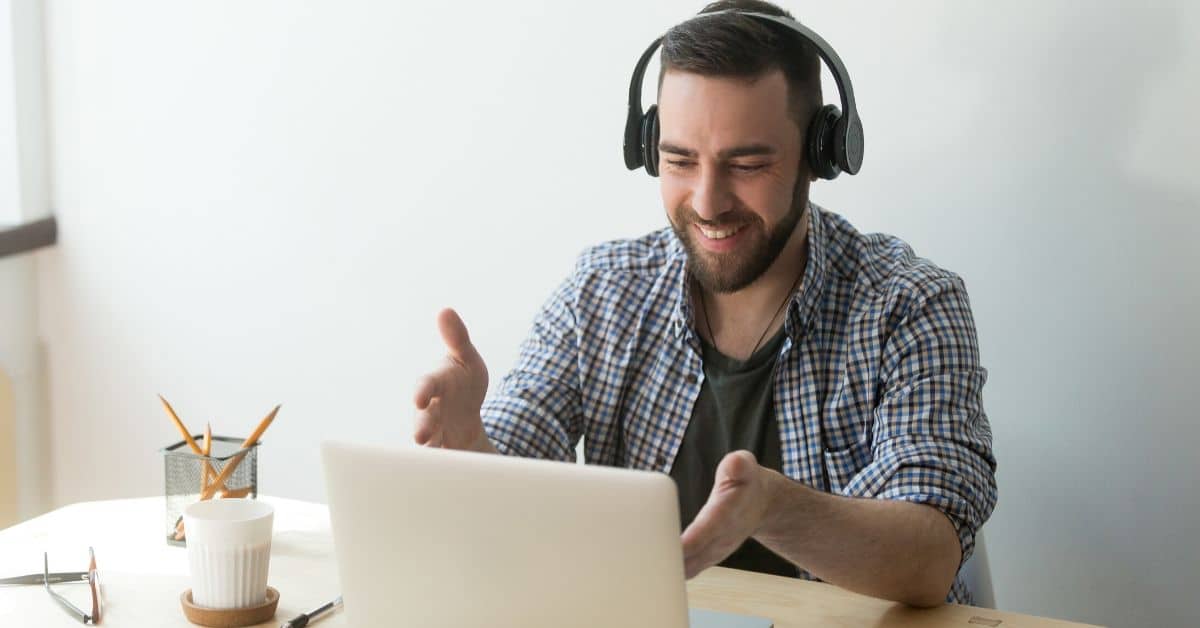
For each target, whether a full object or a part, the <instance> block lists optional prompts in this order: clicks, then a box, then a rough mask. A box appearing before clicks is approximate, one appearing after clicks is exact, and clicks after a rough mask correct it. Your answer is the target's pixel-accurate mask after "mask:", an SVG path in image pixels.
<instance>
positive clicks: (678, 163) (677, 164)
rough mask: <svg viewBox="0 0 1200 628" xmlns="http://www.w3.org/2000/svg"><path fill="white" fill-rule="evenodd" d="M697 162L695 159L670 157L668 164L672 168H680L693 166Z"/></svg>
mask: <svg viewBox="0 0 1200 628" xmlns="http://www.w3.org/2000/svg"><path fill="white" fill-rule="evenodd" d="M695 163H696V162H694V161H687V160H685V159H668V160H667V164H669V165H670V166H671V167H672V168H679V169H683V168H691V167H692V166H693V165H695Z"/></svg>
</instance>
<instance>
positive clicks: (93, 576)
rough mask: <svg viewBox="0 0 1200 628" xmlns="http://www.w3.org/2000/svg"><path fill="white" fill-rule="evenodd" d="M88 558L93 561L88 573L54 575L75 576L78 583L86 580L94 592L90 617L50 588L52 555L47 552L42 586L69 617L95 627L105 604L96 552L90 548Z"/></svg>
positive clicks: (43, 558)
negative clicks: (101, 594)
mask: <svg viewBox="0 0 1200 628" xmlns="http://www.w3.org/2000/svg"><path fill="white" fill-rule="evenodd" d="M88 556H89V557H90V559H91V560H90V562H89V563H88V570H87V571H86V572H83V573H77V574H69V573H68V574H54V575H55V576H58V577H60V578H61V577H62V576H67V577H68V578H69V577H70V576H72V575H75V576H76V578H77V579H76V580H75V581H76V582H80V581H85V580H84V579H85V578H86V582H87V583H88V589H90V590H91V592H92V613H91V614H90V615H89V614H87V613H85V612H83V611H81V610H79V607H77V606H75V605H74V604H72V603H71V601H70V600H68V599H67V598H65V597H63V596H61V595H59V594H58V593H55V591H54V589H51V588H50V582H51V578H50V576H51V574H50V555H49V554H48V553H46V552H43V553H42V584H43V585H44V586H45V587H46V593H49V594H50V597H51V598H53V599H54V601H55V602H57V603H58V605H59V606H60V607H62V609H63V610H64V611H66V612H67V614H68V615H71V616H72V617H74V618H76V619H78V620H79V621H80V622H81V623H84V624H92V625H95V624H99V623H100V611H101V608H102V607H103V604H101V602H100V574H99V573H98V572H97V571H96V552H95V550H93V549H92V548H90V547H89V548H88ZM55 581H56V582H62V581H63V580H61V579H57V578H56V580H55Z"/></svg>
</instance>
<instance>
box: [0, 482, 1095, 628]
mask: <svg viewBox="0 0 1200 628" xmlns="http://www.w3.org/2000/svg"><path fill="white" fill-rule="evenodd" d="M262 499H263V501H267V502H270V503H271V504H273V505H274V506H275V509H276V512H275V533H274V539H273V541H272V546H271V576H270V583H271V585H272V586H274V587H275V588H276V589H279V592H280V599H279V610H278V612H277V613H276V615H275V619H274V620H272V621H271V622H267V623H264V624H261V626H271V627H274V626H278V625H279V624H280V623H281V622H283V621H284V620H286V619H290V618H291V617H294V616H295V615H297V614H299V613H301V612H304V611H308V610H311V609H312V608H314V607H316V606H319V605H320V604H323V603H325V602H327V601H329V600H330V599H333V597H334V596H335V595H337V593H338V583H337V569H336V567H335V564H334V558H333V540H332V538H331V537H330V533H329V512H328V510H327V509H326V507H325V506H324V505H323V504H313V503H308V502H301V501H295V500H290V499H279V498H269V497H264V498H262ZM163 510H164V508H163V499H162V498H161V497H148V498H142V499H125V500H113V501H104V502H87V503H81V504H74V505H71V506H66V507H64V508H60V509H58V510H55V511H54V512H50V513H47V514H45V515H42V516H41V517H37V518H35V519H30V520H29V521H26V522H24V523H21V524H18V525H15V526H13V527H11V528H8V529H6V530H3V531H0V576H15V575H21V574H25V573H31V572H37V571H39V570H40V569H41V566H42V551H43V550H45V551H48V552H49V553H50V570H51V571H77V570H81V569H84V568H86V566H87V548H88V545H92V546H94V547H95V548H96V562H97V564H98V566H99V568H100V574H101V583H102V586H103V591H104V603H105V606H104V617H103V622H102V625H107V626H119V627H124V626H155V627H169V626H190V625H191V624H189V623H188V622H187V620H186V619H185V618H184V617H183V612H182V611H181V610H180V608H179V594H180V593H181V592H182V591H184V590H185V589H187V588H188V587H189V584H188V566H187V552H186V550H184V549H183V548H180V547H172V546H168V545H167V544H166V543H165V541H164V536H165V523H164V519H163V518H164V514H163ZM56 590H57V591H60V592H63V593H64V594H65V595H67V596H68V597H69V598H70V599H71V600H72V601H74V602H76V605H78V606H80V607H83V606H84V604H85V600H88V599H89V598H88V594H87V591H86V590H85V589H84V588H83V587H81V586H79V585H60V586H58V587H57V588H56ZM688 598H689V601H690V603H691V604H692V605H693V606H696V607H700V608H709V609H714V610H722V611H730V612H737V613H746V614H752V615H759V616H764V617H770V618H771V619H772V620H774V621H775V625H776V626H777V628H800V627H807V626H813V627H816V626H820V627H822V628H828V627H835V628H842V627H846V628H849V627H854V628H861V627H868V626H870V627H876V626H880V627H881V626H901V627H903V626H914V627H916V626H921V627H926V626H928V627H946V628H951V627H955V628H979V627H981V626H982V627H985V628H986V627H988V626H996V627H998V628H1067V627H1070V626H1081V625H1082V624H1073V623H1069V622H1062V621H1056V620H1049V619H1039V618H1036V617H1030V616H1027V615H1018V614H1015V613H1002V612H997V611H990V610H984V609H976V608H971V607H967V606H956V605H949V606H943V607H941V608H936V609H932V610H914V609H911V608H907V607H905V606H903V605H900V604H893V603H890V602H884V601H881V600H876V599H873V598H869V597H864V596H861V595H856V594H854V593H850V592H847V591H843V590H842V589H839V588H837V587H834V586H830V585H827V584H820V583H815V582H805V581H798V580H793V579H790V578H780V577H777V576H767V575H762V574H756V573H748V572H742V571H735V570H731V569H722V568H712V569H709V570H707V571H705V572H704V573H703V574H701V575H700V576H699V577H697V578H695V579H693V580H692V581H690V582H689V583H688ZM87 603H90V601H88V602H87ZM995 622H999V623H995ZM79 625H81V624H79V623H78V622H76V621H75V620H73V619H71V618H70V617H69V616H68V615H67V614H66V613H64V612H63V611H62V610H61V609H59V608H58V607H57V606H56V605H54V604H53V603H52V602H51V600H50V599H49V596H48V595H46V592H45V591H44V590H43V589H42V587H39V586H25V587H0V626H46V627H56V626H63V627H68V626H79ZM315 625H316V626H319V627H322V628H334V627H336V626H347V625H348V624H347V623H346V619H345V615H344V614H342V613H339V614H337V615H334V616H332V617H330V618H328V619H326V620H323V621H321V622H320V623H317V624H315Z"/></svg>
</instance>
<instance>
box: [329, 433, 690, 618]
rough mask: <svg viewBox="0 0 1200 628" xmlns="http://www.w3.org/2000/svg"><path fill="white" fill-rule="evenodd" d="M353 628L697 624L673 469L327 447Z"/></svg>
mask: <svg viewBox="0 0 1200 628" xmlns="http://www.w3.org/2000/svg"><path fill="white" fill-rule="evenodd" d="M321 456H322V460H323V463H324V468H325V484H326V490H327V494H328V499H329V512H330V520H331V524H332V527H333V538H334V545H335V547H336V550H337V563H338V572H339V576H340V579H341V585H342V596H343V598H344V600H345V612H346V614H347V620H348V623H349V624H350V625H352V626H385V625H387V626H392V625H412V626H425V627H437V626H453V627H455V628H459V627H461V626H513V627H521V628H531V627H538V626H554V627H556V628H557V627H560V626H566V625H570V626H605V627H607V626H630V627H639V626H645V627H648V628H649V627H654V628H685V627H686V626H687V625H688V614H687V596H686V589H685V586H684V573H683V551H682V547H681V545H680V541H679V506H678V502H677V498H676V495H675V484H674V482H673V481H672V480H671V479H670V478H669V477H668V476H666V475H663V474H661V473H651V472H644V471H631V470H626V469H615V468H610V467H599V466H587V465H578V464H571V463H562V462H549V461H543V460H529V459H521V458H514V457H508V456H500V455H493V454H478V453H470V452H461V451H449V450H442V449H428V448H419V447H408V448H399V449H385V448H380V447H369V446H359V445H349V444H341V443H332V442H326V443H323V444H322V446H321Z"/></svg>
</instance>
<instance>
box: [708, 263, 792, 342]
mask: <svg viewBox="0 0 1200 628" xmlns="http://www.w3.org/2000/svg"><path fill="white" fill-rule="evenodd" d="M803 278H804V271H803V270H801V271H800V274H799V275H796V281H794V282H792V287H791V288H789V289H788V291H787V294H785V295H783V303H780V304H779V309H777V310H775V313H774V314H773V315H771V320H769V321H767V327H766V329H764V330H763V332H762V335H761V336H759V337H758V342H756V343H754V348H753V349H751V350H750V355H751V357H753V356H754V354H755V353H758V346H759V345H761V344H762V341H763V339H764V338H766V337H767V332H768V331H771V325H773V324H774V323H775V319H776V318H778V317H779V313H780V312H782V311H783V308H784V306H786V305H787V304H788V301H790V300H791V299H792V293H793V292H795V291H796V286H799V285H800V280H801V279H803ZM698 287H699V288H700V308H701V309H703V310H704V328H705V330H707V331H708V338H709V340H711V341H712V345H713V347H714V348H716V346H717V337H716V336H715V335H713V330H712V324H711V323H709V322H708V302H707V301H705V299H704V286H698ZM718 350H719V349H718ZM747 359H749V358H747Z"/></svg>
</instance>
